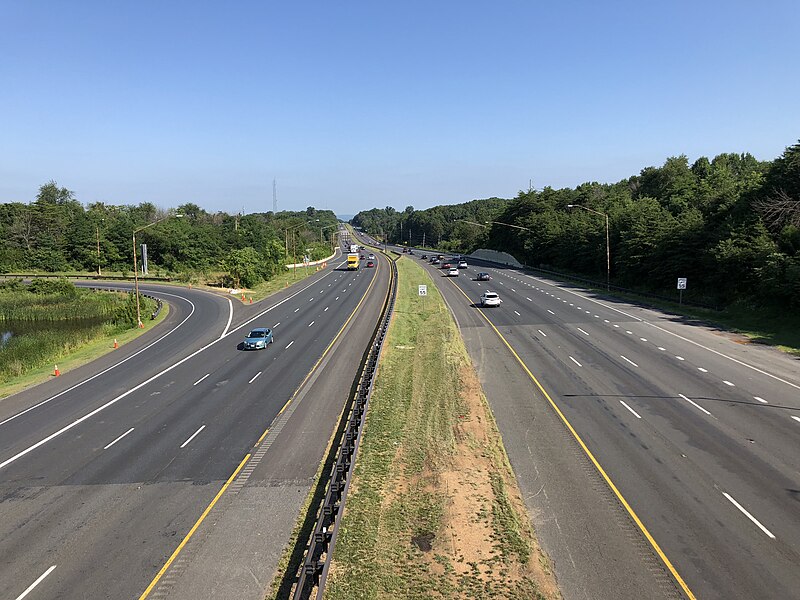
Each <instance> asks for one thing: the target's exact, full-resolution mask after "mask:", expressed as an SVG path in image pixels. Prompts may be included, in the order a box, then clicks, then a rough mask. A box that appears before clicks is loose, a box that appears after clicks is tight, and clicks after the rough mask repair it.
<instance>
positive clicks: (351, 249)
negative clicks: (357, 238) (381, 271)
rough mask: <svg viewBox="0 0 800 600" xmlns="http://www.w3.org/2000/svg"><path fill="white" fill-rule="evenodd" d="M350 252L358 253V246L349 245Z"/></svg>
mask: <svg viewBox="0 0 800 600" xmlns="http://www.w3.org/2000/svg"><path fill="white" fill-rule="evenodd" d="M350 252H358V244H350Z"/></svg>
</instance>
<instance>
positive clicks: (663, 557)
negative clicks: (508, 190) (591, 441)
mask: <svg viewBox="0 0 800 600" xmlns="http://www.w3.org/2000/svg"><path fill="white" fill-rule="evenodd" d="M450 283H451V284H453V286H454V287H455V288H456V289H457V290H458V291H459V292H461V293H462V294H463V296H464V297H465V298H466V299H467V300H470V297H469V296H467V294H466V293H465V292H464V290H462V289H461V288H460V287H459V286H457V285H456V283H455V282H454V281H452V280H451V281H450ZM470 301H471V300H470ZM476 309H477V311H478V312H479V313H480V314H481V316H482V317H483V318H484V319H485V320H486V322H487V323H488V324H489V325H490V326H491V328H492V329H494V332H495V333H496V334H497V336H498V337H499V338H500V339H501V340H502V341H503V343H504V344H505V345H506V347H507V348H508V349H509V350H510V351H511V354H513V355H514V358H516V359H517V362H519V364H520V365H521V366H522V368H523V369H524V370H525V372H526V373H527V374H528V377H530V378H531V379H532V380H533V382H534V383H535V384H536V387H538V388H539V391H541V392H542V394H544V397H545V398H547V401H548V402H549V403H550V406H552V407H553V410H555V411H556V414H558V416H559V417H560V418H561V420H562V421H563V422H564V424H565V425H566V426H567V429H569V431H570V433H571V434H572V435H573V437H574V438H575V439H576V440H577V442H578V444H580V447H581V448H583V451H584V452H585V453H586V456H588V457H589V460H591V461H592V464H593V465H594V466H595V468H596V469H597V471H598V472H599V473H600V475H602V477H603V479H605V482H606V483H607V484H608V487H610V488H611V491H613V492H614V495H616V497H617V499H618V500H619V501H620V502H621V503H622V506H624V507H625V510H627V511H628V514H629V515H630V516H631V518H632V519H633V521H634V522H635V523H636V525H637V526H638V527H639V529H640V530H641V532H642V533H643V534H644V536H645V537H646V538H647V541H648V542H650V545H651V546H652V547H653V549H654V550H655V551H656V554H658V556H659V557H660V558H661V560H662V562H663V563H664V565H665V566H666V567H667V569H669V572H670V573H672V576H673V577H674V578H675V580H676V581H677V582H678V584H679V585H680V586H681V588H682V589H683V591H684V592H685V593H686V595H687V596H688V597H689V598H690V600H697V597H696V596H695V595H694V594H693V593H692V590H690V589H689V586H688V585H686V582H685V581H684V580H683V577H681V576H680V574H679V573H678V571H677V570H676V569H675V567H674V566H673V565H672V563H671V562H670V560H669V559H668V558H667V555H666V554H664V551H663V550H661V546H659V545H658V542H656V540H655V539H654V538H653V536H652V535H650V532H649V531H648V530H647V527H645V526H644V523H642V521H641V519H639V516H638V515H637V514H636V512H635V511H634V510H633V508H632V507H631V505H630V504H628V501H627V500H625V497H624V496H623V495H622V492H620V491H619V489H617V486H616V485H614V482H613V481H611V477H609V476H608V474H607V473H606V472H605V469H603V467H602V466H600V463H599V462H598V461H597V459H596V458H595V457H594V454H592V451H591V450H589V448H588V447H587V446H586V444H585V443H584V441H583V440H582V439H581V436H580V435H578V432H577V431H575V428H574V427H572V424H571V423H570V422H569V420H567V417H566V416H564V413H562V412H561V410H560V409H559V408H558V406H557V405H556V403H555V402H554V401H553V399H552V398H551V397H550V394H548V393H547V391H546V390H545V389H544V387H543V386H542V384H541V383H539V380H538V379H536V377H535V376H534V374H533V373H531V371H530V369H528V367H527V365H526V364H525V362H524V361H523V360H522V359H521V358H520V356H519V355H518V354H517V353H516V351H515V350H514V348H512V347H511V344H509V343H508V340H506V338H505V337H503V334H502V333H500V331H499V330H498V329H497V327H495V325H494V323H492V322H491V321H490V320H489V317H487V316H486V314H485V313H484V312H483V311H482V310H481V309H480V308H477V307H476Z"/></svg>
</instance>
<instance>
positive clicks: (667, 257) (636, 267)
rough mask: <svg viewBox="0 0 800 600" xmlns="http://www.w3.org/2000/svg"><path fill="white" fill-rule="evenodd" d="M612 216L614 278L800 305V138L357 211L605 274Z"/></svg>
mask: <svg viewBox="0 0 800 600" xmlns="http://www.w3.org/2000/svg"><path fill="white" fill-rule="evenodd" d="M586 209H590V210H586ZM592 211H594V212H592ZM606 215H607V216H608V229H609V230H608V242H609V243H608V245H609V250H610V257H611V268H610V279H611V282H612V283H615V284H618V285H622V286H626V287H631V288H636V289H640V290H643V291H650V292H657V293H665V292H669V291H672V292H673V293H674V290H675V288H676V283H677V278H678V277H686V278H687V279H688V289H687V294H689V295H690V297H692V298H693V299H695V300H697V301H701V302H707V303H711V304H714V305H715V306H728V305H731V304H734V303H740V304H744V305H748V306H754V307H768V306H769V307H775V308H798V307H800V144H795V145H792V146H789V147H788V148H786V149H785V151H784V152H783V154H782V155H781V156H779V157H778V158H776V159H775V160H772V161H758V160H756V159H755V158H754V157H753V156H752V155H751V154H747V153H744V154H733V153H725V154H719V155H717V156H715V157H714V158H713V159H711V160H709V159H708V158H706V157H701V158H698V159H697V160H695V161H694V162H693V163H691V164H690V163H689V161H688V159H687V157H686V156H684V155H682V156H677V157H671V158H668V159H667V160H666V161H665V162H664V164H663V165H662V166H660V167H647V168H644V169H642V171H641V172H640V173H639V174H638V175H634V176H631V177H629V178H627V179H624V180H622V181H619V182H617V183H612V184H601V183H596V182H589V183H584V184H581V185H579V186H577V187H575V188H563V189H553V188H550V187H546V188H544V189H542V190H529V191H521V192H520V193H519V194H518V195H517V196H516V197H515V198H513V199H507V200H503V199H498V198H490V199H487V200H473V201H471V202H467V203H464V204H458V205H452V206H436V207H433V208H430V209H427V210H420V211H416V210H414V209H413V207H411V206H409V207H407V208H406V209H405V211H403V212H398V211H395V210H394V209H392V208H391V207H387V208H385V209H377V208H376V209H372V210H369V211H363V212H360V213H358V214H357V215H355V217H354V218H353V221H352V222H353V224H354V225H356V226H358V227H363V228H364V229H365V230H366V231H368V232H369V233H372V234H376V235H381V234H383V235H384V236H385V237H386V239H388V241H390V242H393V243H402V244H410V245H417V246H419V245H423V243H424V244H425V245H426V246H427V247H431V248H441V249H443V250H445V251H459V252H471V251H473V250H475V249H477V248H490V249H495V250H502V251H505V252H509V253H510V254H512V255H513V256H515V257H516V258H517V259H518V260H520V261H521V262H523V263H524V264H527V265H531V266H535V267H540V268H549V269H553V270H559V271H564V272H569V273H572V274H577V275H583V276H586V277H591V278H595V279H598V280H601V281H603V280H605V278H606V275H607V263H606ZM509 225H514V226H516V227H509ZM519 228H523V229H519Z"/></svg>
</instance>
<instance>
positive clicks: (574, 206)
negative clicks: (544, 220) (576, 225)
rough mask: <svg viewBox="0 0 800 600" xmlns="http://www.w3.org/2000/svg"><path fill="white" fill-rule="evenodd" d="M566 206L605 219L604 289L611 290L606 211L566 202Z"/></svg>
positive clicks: (609, 245)
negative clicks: (580, 209) (586, 211)
mask: <svg viewBox="0 0 800 600" xmlns="http://www.w3.org/2000/svg"><path fill="white" fill-rule="evenodd" d="M567 208H582V209H583V210H588V211H589V212H591V213H594V214H596V215H600V216H601V217H605V220H606V290H607V291H610V290H611V243H610V240H609V237H608V213H604V212H600V211H599V210H594V209H593V208H589V207H588V206H583V205H582V204H567Z"/></svg>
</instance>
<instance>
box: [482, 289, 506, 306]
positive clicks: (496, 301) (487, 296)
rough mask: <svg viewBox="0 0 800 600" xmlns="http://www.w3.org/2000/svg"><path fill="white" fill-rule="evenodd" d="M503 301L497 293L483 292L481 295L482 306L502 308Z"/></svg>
mask: <svg viewBox="0 0 800 600" xmlns="http://www.w3.org/2000/svg"><path fill="white" fill-rule="evenodd" d="M501 302H502V300H501V299H500V296H499V295H498V294H497V292H489V291H486V292H483V294H481V306H500V303H501Z"/></svg>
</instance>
